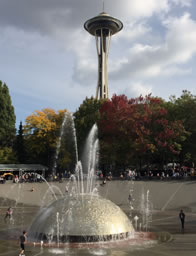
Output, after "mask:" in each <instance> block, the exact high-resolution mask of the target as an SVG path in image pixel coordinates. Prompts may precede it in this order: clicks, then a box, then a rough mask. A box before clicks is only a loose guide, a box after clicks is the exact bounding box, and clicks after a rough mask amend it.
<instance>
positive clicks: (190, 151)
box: [167, 90, 196, 164]
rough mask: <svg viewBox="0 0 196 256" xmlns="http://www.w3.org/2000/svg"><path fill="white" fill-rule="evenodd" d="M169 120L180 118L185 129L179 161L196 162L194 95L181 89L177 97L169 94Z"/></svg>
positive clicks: (195, 108)
mask: <svg viewBox="0 0 196 256" xmlns="http://www.w3.org/2000/svg"><path fill="white" fill-rule="evenodd" d="M167 108H168V113H169V118H170V120H172V121H174V120H176V119H178V120H181V121H182V122H183V125H184V127H185V130H186V137H187V138H186V140H184V142H183V143H182V151H181V153H180V162H181V164H182V163H184V162H194V163H196V96H194V95H192V94H191V93H190V92H189V91H187V90H184V91H182V95H181V96H180V97H179V98H176V97H175V96H171V97H170V100H169V102H168V103H167Z"/></svg>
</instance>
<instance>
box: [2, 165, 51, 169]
mask: <svg viewBox="0 0 196 256" xmlns="http://www.w3.org/2000/svg"><path fill="white" fill-rule="evenodd" d="M19 170H26V171H44V170H48V167H47V166H44V165H41V164H0V171H19Z"/></svg>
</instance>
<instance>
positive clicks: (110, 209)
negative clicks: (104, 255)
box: [28, 194, 134, 243]
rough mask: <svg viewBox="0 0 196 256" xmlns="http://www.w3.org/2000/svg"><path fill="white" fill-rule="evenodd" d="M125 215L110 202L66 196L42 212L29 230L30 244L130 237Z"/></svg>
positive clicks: (129, 225) (100, 198)
mask: <svg viewBox="0 0 196 256" xmlns="http://www.w3.org/2000/svg"><path fill="white" fill-rule="evenodd" d="M133 233H134V229H133V227H132V224H131V222H130V220H129V219H128V217H127V216H126V214H125V213H124V212H123V211H122V210H121V209H120V207H118V206H117V205H115V204H114V203H112V202H111V201H110V200H107V199H104V198H102V197H100V196H93V195H90V194H83V195H82V194H80V195H77V196H74V197H73V196H67V197H65V198H62V199H59V200H57V201H55V202H54V203H52V204H51V205H49V206H48V207H47V208H45V209H42V211H41V212H40V213H39V215H38V216H37V218H36V219H35V221H34V222H33V223H32V225H31V227H30V230H29V231H28V234H29V239H30V240H31V241H33V242H35V241H41V240H42V241H44V242H47V243H48V242H60V243H64V242H96V241H108V240H119V239H124V238H126V237H130V236H131V235H133Z"/></svg>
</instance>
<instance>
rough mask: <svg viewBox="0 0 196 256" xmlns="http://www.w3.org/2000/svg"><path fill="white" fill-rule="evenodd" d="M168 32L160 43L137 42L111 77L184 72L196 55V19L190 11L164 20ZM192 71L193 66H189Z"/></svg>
mask: <svg viewBox="0 0 196 256" xmlns="http://www.w3.org/2000/svg"><path fill="white" fill-rule="evenodd" d="M164 25H165V26H167V33H166V36H165V39H164V43H163V44H160V45H153V44H152V45H144V44H135V45H134V46H133V47H131V48H130V50H129V53H128V54H127V56H126V61H124V59H125V57H122V61H121V60H118V65H116V67H117V68H116V69H113V70H112V69H111V74H110V75H111V78H113V79H123V78H124V79H126V78H127V77H132V78H137V77H140V79H141V78H152V77H157V76H160V75H162V76H163V75H164V74H165V75H167V76H168V75H169V74H170V75H172V74H173V75H174V74H176V72H177V73H178V74H180V73H181V74H185V73H187V72H184V68H183V66H182V65H183V64H186V63H187V62H188V61H190V59H191V58H192V57H193V56H194V55H195V54H196V33H195V31H196V22H195V21H194V20H192V19H191V17H190V15H189V14H187V13H186V14H184V15H183V16H181V17H179V18H170V19H167V21H165V22H164ZM189 72H190V69H189Z"/></svg>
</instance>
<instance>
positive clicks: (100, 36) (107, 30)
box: [84, 1, 123, 99]
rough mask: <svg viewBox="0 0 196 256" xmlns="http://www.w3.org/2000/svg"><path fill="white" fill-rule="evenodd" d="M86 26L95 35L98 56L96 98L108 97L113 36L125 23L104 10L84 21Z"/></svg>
mask: <svg viewBox="0 0 196 256" xmlns="http://www.w3.org/2000/svg"><path fill="white" fill-rule="evenodd" d="M84 28H85V29H86V30H87V31H88V32H89V33H90V34H91V35H93V36H95V40H96V47H97V56H98V82H97V89H96V99H108V98H109V92H108V54H109V47H110V41H111V37H112V36H113V35H114V34H116V33H117V32H119V31H120V30H121V29H122V28H123V23H122V22H121V21H120V20H118V19H116V18H114V17H112V16H110V15H109V14H107V13H106V12H104V1H103V12H101V13H100V14H99V15H98V16H95V17H94V18H92V19H89V20H87V21H86V22H85V23H84Z"/></svg>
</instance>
